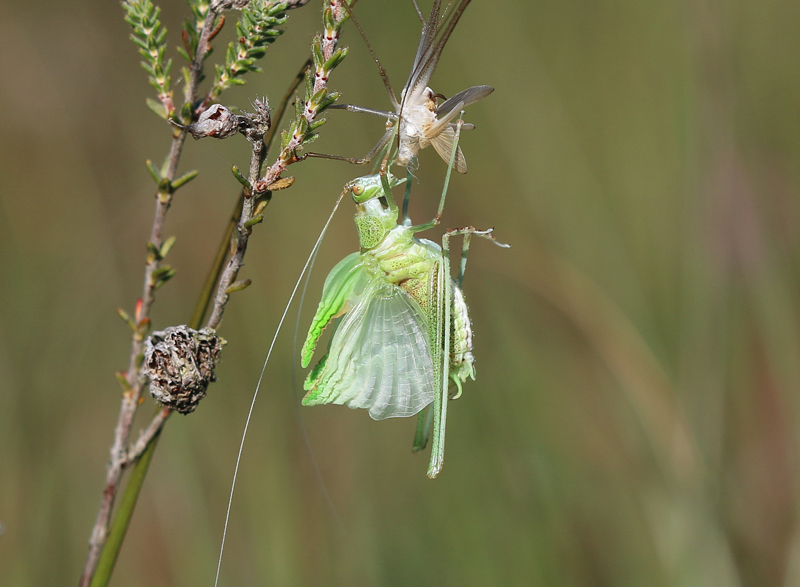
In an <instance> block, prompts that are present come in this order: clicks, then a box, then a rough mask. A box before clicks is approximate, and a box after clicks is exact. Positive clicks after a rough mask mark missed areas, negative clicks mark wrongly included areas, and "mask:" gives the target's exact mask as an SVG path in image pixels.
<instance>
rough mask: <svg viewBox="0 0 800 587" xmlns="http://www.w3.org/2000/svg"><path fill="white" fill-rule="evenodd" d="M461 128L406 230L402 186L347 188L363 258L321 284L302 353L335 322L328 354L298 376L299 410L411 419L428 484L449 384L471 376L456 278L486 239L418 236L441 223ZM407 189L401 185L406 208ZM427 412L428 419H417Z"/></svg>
mask: <svg viewBox="0 0 800 587" xmlns="http://www.w3.org/2000/svg"><path fill="white" fill-rule="evenodd" d="M461 124H462V123H461V121H459V122H458V123H457V128H456V131H455V136H454V142H453V147H452V152H451V158H450V166H449V167H448V170H447V175H446V178H445V184H444V189H443V190H442V195H441V200H440V203H439V211H438V214H437V215H436V217H435V218H434V219H433V220H431V221H430V222H427V223H425V224H420V225H417V226H413V225H412V224H411V222H410V220H409V219H408V218H407V217H406V218H405V219H404V221H403V223H402V224H398V223H397V218H398V213H399V210H398V207H397V205H396V204H395V202H394V198H393V197H392V192H391V190H392V188H394V187H396V186H398V185H399V184H401V183H403V182H404V181H406V179H401V180H400V179H397V178H395V177H394V176H393V175H391V174H390V173H386V174H385V175H381V174H376V175H369V176H364V177H360V178H358V179H356V180H354V181H352V182H350V183H349V184H347V186H346V188H345V191H346V192H350V193H352V196H353V200H354V201H355V204H356V215H355V221H356V227H357V229H358V235H359V240H360V243H361V251H360V252H358V253H353V254H351V255H348V256H347V257H345V258H344V259H343V260H342V261H341V262H339V264H337V265H336V266H335V267H334V268H333V270H331V272H330V274H329V275H328V278H327V279H326V281H325V286H324V288H323V293H322V300H321V301H320V304H319V307H318V308H317V312H316V315H315V316H314V319H313V320H312V323H311V327H310V329H309V332H308V336H307V337H306V340H305V343H304V344H303V348H302V351H301V359H302V363H301V364H302V366H303V367H306V366H308V364H309V363H310V361H311V358H312V356H313V354H314V349H315V348H316V346H317V342H318V341H319V338H320V335H321V334H322V331H323V330H324V328H325V327H326V326H327V325H328V324H330V323H331V322H332V321H334V320H335V323H334V332H333V335H332V337H331V341H330V344H329V346H328V351H327V353H326V354H325V356H324V357H323V358H322V359H321V360H320V361H319V362H318V363H317V365H316V367H314V369H312V371H311V372H310V373H309V375H308V377H307V378H306V382H305V390H306V391H307V392H308V393H307V394H306V396H305V398H304V399H303V402H302V403H303V405H306V406H313V405H321V404H328V403H333V404H344V405H347V406H349V407H351V408H364V409H367V410H369V413H370V416H371V417H372V418H373V419H376V420H382V419H385V418H391V417H407V416H413V415H415V414H419V416H418V423H417V433H416V435H415V439H414V450H415V451H419V450H422V449H423V448H424V447H425V445H426V444H427V441H428V437H429V435H430V431H431V427H432V428H433V444H432V447H431V459H430V465H429V467H428V476H429V477H431V478H434V477H436V476H437V475H438V474H439V472H440V471H441V468H442V463H443V459H444V436H445V425H446V418H447V401H448V399H450V384H451V381H452V383H454V387H455V389H456V390H457V393H456V394H455V396H454V397H458V396H460V395H461V387H462V383H463V382H464V381H466V379H467V378H472V379H474V378H475V367H474V364H473V363H474V358H473V355H472V329H471V324H470V320H469V311H468V309H467V305H466V302H465V301H464V296H463V293H462V291H461V280H462V279H463V276H464V270H465V268H466V259H467V251H468V249H469V243H470V239H471V237H472V236H473V235H475V236H479V237H482V238H486V239H489V240H491V241H492V242H494V243H495V244H497V245H498V246H501V247H507V246H508V245H503V244H500V243H498V242H497V241H495V240H494V236H493V235H492V229H489V230H483V231H480V230H476V229H475V228H473V227H466V228H460V229H454V230H448V231H446V232H445V234H444V236H443V238H442V245H441V247H440V246H439V245H437V244H436V243H434V242H432V241H430V240H427V239H417V238H415V235H416V234H417V233H419V232H423V231H425V230H429V229H431V228H433V227H434V226H437V225H438V224H439V222H440V218H441V214H442V209H443V208H444V202H445V196H446V194H447V187H448V184H449V181H450V174H451V171H452V169H453V162H454V160H455V158H456V155H457V152H458V151H457V148H458V136H459V133H460V127H461ZM407 197H408V184H407V185H406V200H407ZM456 235H464V244H463V248H462V255H461V264H460V271H459V277H458V280H453V279H452V277H451V275H450V260H449V253H450V247H449V239H450V238H451V237H453V236H456ZM431 404H432V406H433V407H432V409H430V410H428V413H427V415H426V414H425V413H421V412H422V410H424V409H425V408H426V407H427V406H429V405H431Z"/></svg>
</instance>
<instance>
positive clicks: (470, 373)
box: [450, 281, 475, 381]
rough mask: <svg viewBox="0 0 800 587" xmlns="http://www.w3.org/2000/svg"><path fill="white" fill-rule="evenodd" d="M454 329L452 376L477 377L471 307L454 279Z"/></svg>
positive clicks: (451, 360)
mask: <svg viewBox="0 0 800 587" xmlns="http://www.w3.org/2000/svg"><path fill="white" fill-rule="evenodd" d="M452 292H453V306H452V319H451V323H452V331H451V334H450V369H451V371H450V376H451V377H458V379H459V380H460V381H466V380H467V377H469V378H471V379H475V365H474V363H475V357H474V356H473V355H472V324H471V322H470V320H469V308H467V302H466V301H465V300H464V294H463V293H462V291H461V288H460V287H458V285H457V284H456V283H455V281H453V284H452Z"/></svg>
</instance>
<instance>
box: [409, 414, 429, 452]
mask: <svg viewBox="0 0 800 587" xmlns="http://www.w3.org/2000/svg"><path fill="white" fill-rule="evenodd" d="M432 423H433V410H432V409H431V408H425V409H424V410H423V411H421V412H420V413H419V415H417V432H416V434H415V435H414V445H413V446H412V447H411V450H412V451H414V452H420V451H422V450H425V447H426V446H427V445H428V438H430V436H431V424H432Z"/></svg>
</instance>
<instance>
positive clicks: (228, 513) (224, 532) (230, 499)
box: [214, 189, 348, 587]
mask: <svg viewBox="0 0 800 587" xmlns="http://www.w3.org/2000/svg"><path fill="white" fill-rule="evenodd" d="M347 191H348V190H346V189H345V190H344V191H343V192H342V194H341V195H340V196H339V199H338V200H336V204H335V205H334V206H333V210H332V211H331V214H330V216H328V220H327V221H326V222H325V226H323V227H322V232H320V233H319V238H317V242H316V243H314V247H313V248H312V249H311V254H309V256H308V259H306V263H305V265H303V270H302V271H301V272H300V277H298V278H297V282H296V283H295V284H294V289H292V295H290V296H289V301H288V302H287V303H286V307H285V308H284V309H283V314H282V315H281V319H280V321H279V322H278V328H277V329H276V330H275V335H274V336H273V337H272V342H271V343H270V345H269V350H268V351H267V357H266V358H265V359H264V365H263V366H262V367H261V373H260V374H259V376H258V382H257V383H256V390H255V392H254V393H253V399H252V401H251V402H250V409H249V410H248V411H247V419H246V420H245V423H244V431H243V432H242V440H241V442H239V452H238V454H237V455H236V466H235V467H234V469H233V481H232V482H231V492H230V495H229V496H228V508H227V510H226V511H225V525H224V526H223V529H222V543H221V544H220V547H219V559H218V560H217V574H216V576H215V577H214V587H217V585H218V584H219V572H220V569H221V568H222V554H223V553H224V552H225V539H226V538H227V536H228V522H229V521H230V517H231V505H232V504H233V492H234V490H235V489H236V478H237V477H238V475H239V464H240V463H241V461H242V451H243V450H244V441H245V438H246V437H247V429H248V428H249V427H250V420H251V419H252V416H253V408H254V407H255V404H256V398H257V397H258V392H259V390H260V389H261V382H262V381H263V380H264V372H265V371H266V370H267V364H268V363H269V358H270V356H271V355H272V349H273V348H275V341H276V340H277V339H278V334H280V332H281V327H282V326H283V322H284V320H286V315H287V314H288V313H289V307H290V306H291V304H292V301H293V300H294V296H295V294H296V293H297V289H298V288H299V287H300V282H301V281H302V280H303V275H305V272H306V270H307V269H308V267H309V265H310V264H311V262H312V259H313V257H314V256H315V255H316V252H317V251H318V250H319V247H320V245H321V244H322V239H323V238H324V236H325V233H326V232H327V230H328V226H330V223H331V220H333V215H334V214H336V210H338V209H339V204H341V202H342V199H343V198H344V196H345V194H346V193H347Z"/></svg>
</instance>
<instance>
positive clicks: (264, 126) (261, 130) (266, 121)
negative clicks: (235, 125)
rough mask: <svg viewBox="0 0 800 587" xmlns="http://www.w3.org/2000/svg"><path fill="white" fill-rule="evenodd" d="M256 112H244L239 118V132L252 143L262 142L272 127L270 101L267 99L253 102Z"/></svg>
mask: <svg viewBox="0 0 800 587" xmlns="http://www.w3.org/2000/svg"><path fill="white" fill-rule="evenodd" d="M253 109H254V110H255V111H254V112H242V115H241V116H240V117H239V130H240V131H241V132H242V134H243V135H244V136H246V137H247V139H248V140H250V141H260V140H262V139H263V138H264V135H265V134H266V133H267V131H268V130H269V127H270V126H271V125H272V119H271V118H270V116H269V100H267V99H266V98H261V99H258V98H256V99H255V100H254V101H253Z"/></svg>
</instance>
